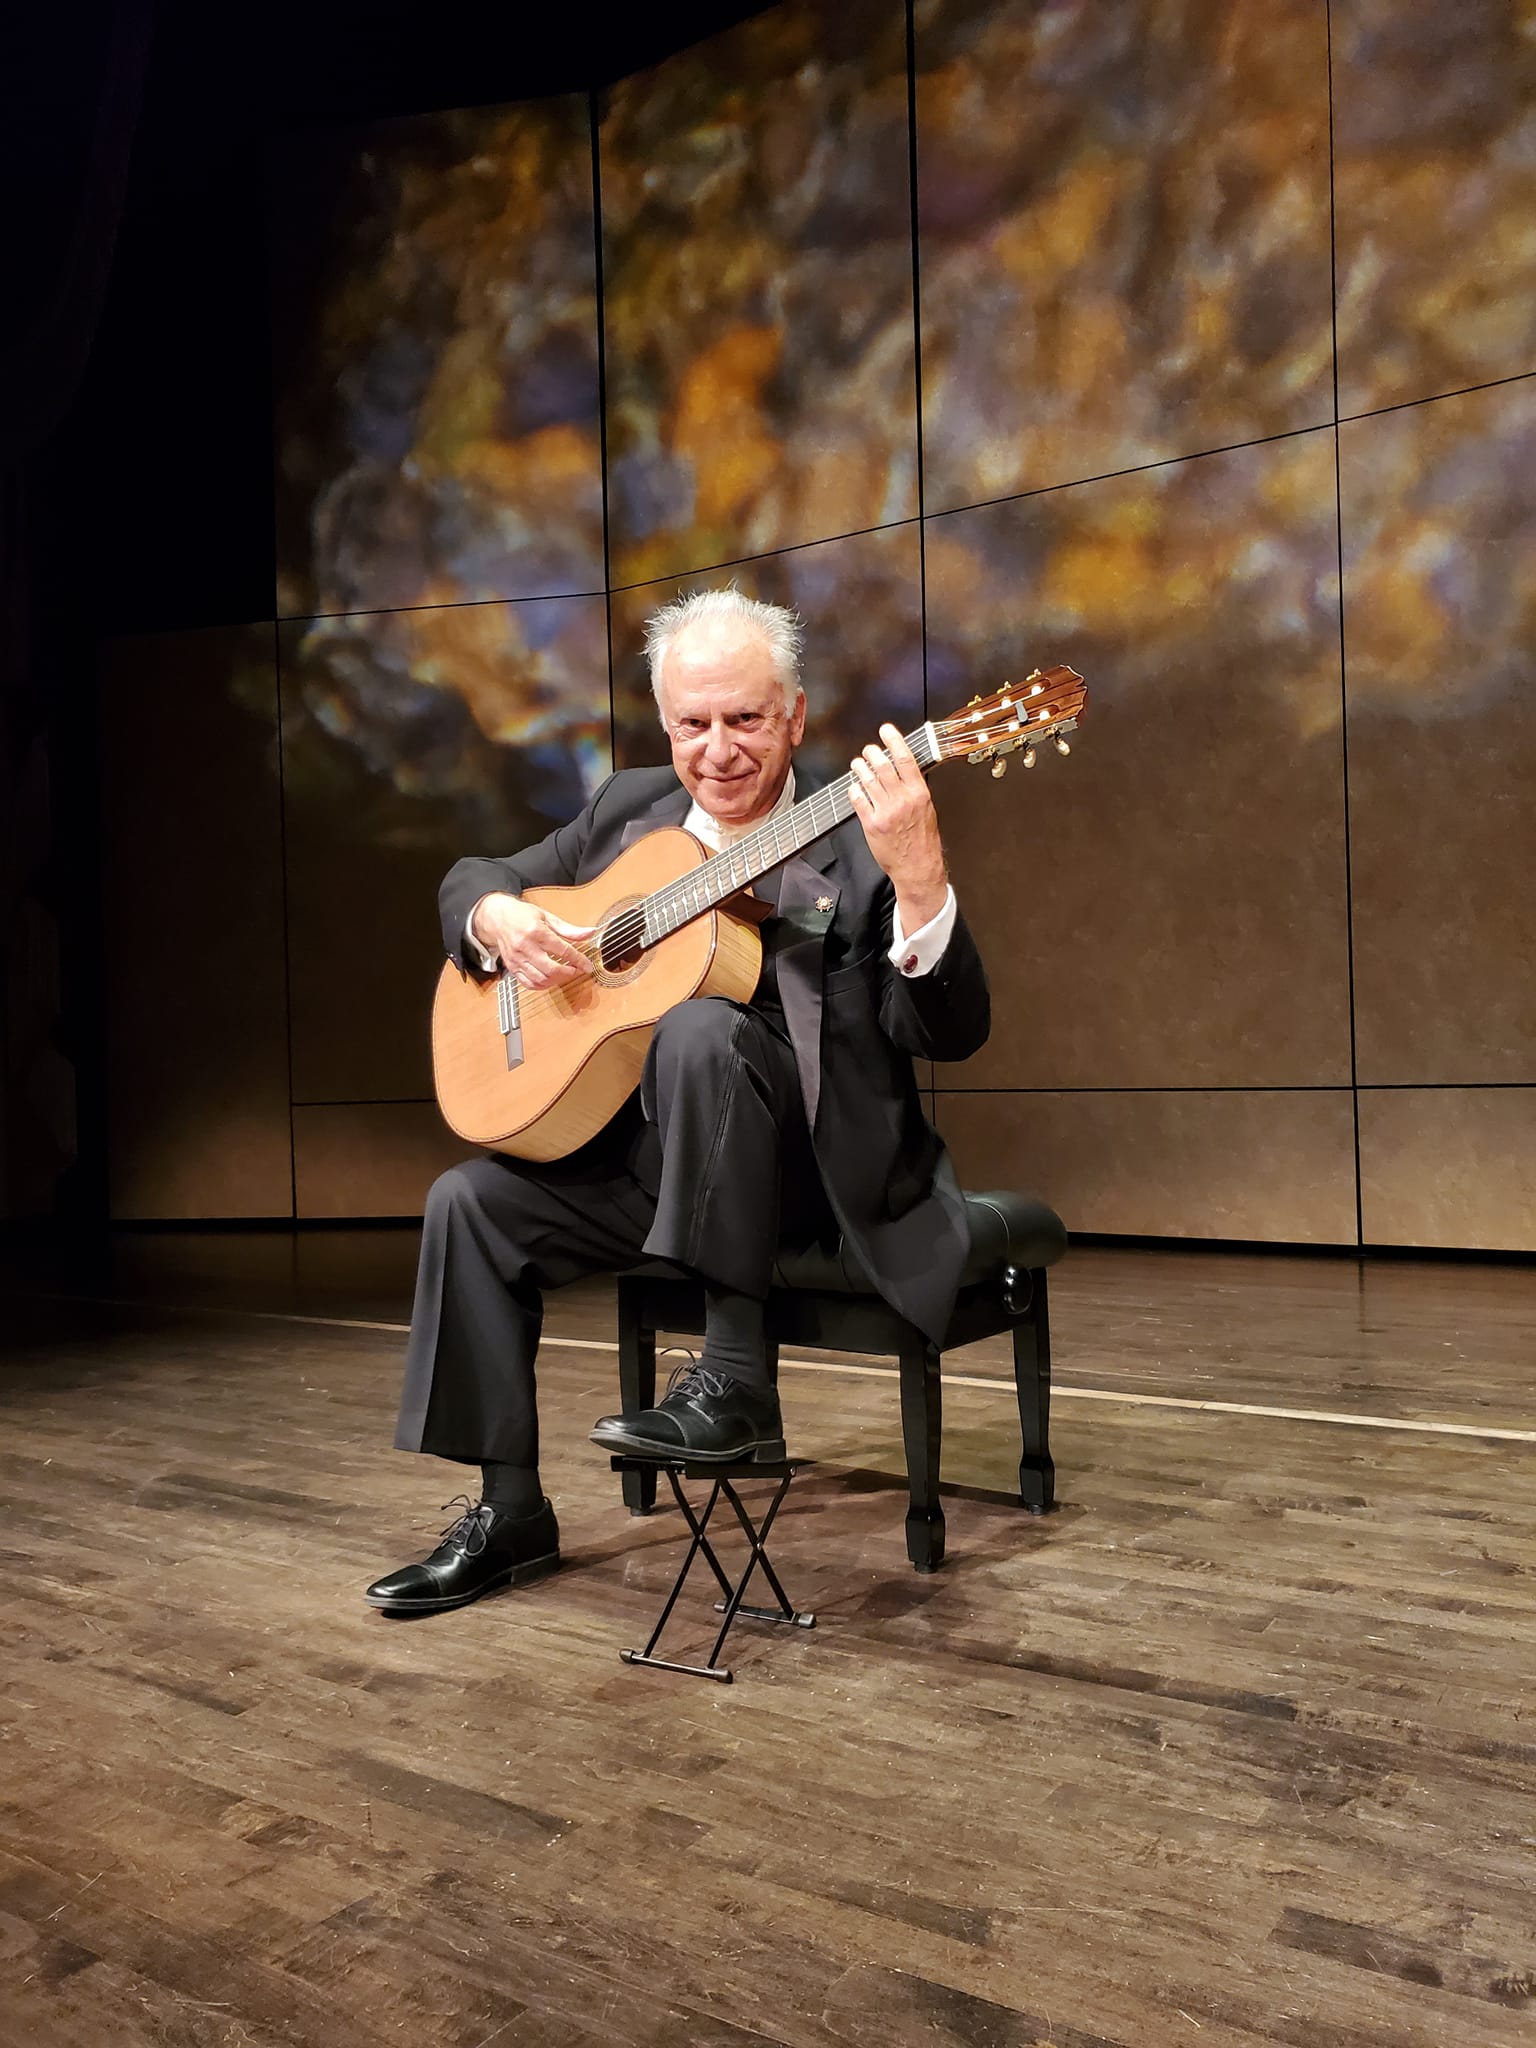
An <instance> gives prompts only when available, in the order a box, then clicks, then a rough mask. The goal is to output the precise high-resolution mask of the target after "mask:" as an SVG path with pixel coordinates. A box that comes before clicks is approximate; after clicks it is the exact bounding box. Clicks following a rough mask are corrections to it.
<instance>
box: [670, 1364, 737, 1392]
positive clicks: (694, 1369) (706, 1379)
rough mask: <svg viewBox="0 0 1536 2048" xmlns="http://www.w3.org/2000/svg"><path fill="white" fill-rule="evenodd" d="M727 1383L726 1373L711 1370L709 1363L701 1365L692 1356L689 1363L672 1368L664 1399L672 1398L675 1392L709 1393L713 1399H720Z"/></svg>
mask: <svg viewBox="0 0 1536 2048" xmlns="http://www.w3.org/2000/svg"><path fill="white" fill-rule="evenodd" d="M726 1385H727V1379H726V1375H725V1374H724V1373H719V1372H711V1371H710V1369H709V1367H708V1366H707V1365H700V1364H699V1363H698V1362H697V1361H696V1360H694V1359H692V1358H690V1360H689V1362H688V1364H687V1365H675V1366H674V1367H673V1368H672V1376H671V1378H670V1379H669V1380H668V1381H667V1391H666V1394H665V1395H664V1396H663V1399H665V1400H670V1399H671V1397H672V1395H673V1394H685V1395H690V1396H691V1395H697V1394H708V1395H709V1397H710V1398H711V1400H715V1401H718V1400H720V1399H721V1398H722V1397H723V1395H724V1393H725V1390H726Z"/></svg>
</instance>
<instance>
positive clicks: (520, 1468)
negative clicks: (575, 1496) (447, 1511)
mask: <svg viewBox="0 0 1536 2048" xmlns="http://www.w3.org/2000/svg"><path fill="white" fill-rule="evenodd" d="M480 1488H481V1493H482V1495H483V1497H484V1499H485V1501H486V1504H487V1505H488V1506H490V1507H493V1508H495V1510H496V1511H497V1513H498V1514H502V1515H510V1516H511V1517H512V1519H513V1521H515V1522H520V1521H522V1520H523V1519H524V1517H525V1516H528V1515H536V1514H537V1513H538V1511H539V1504H540V1502H541V1501H542V1500H543V1498H544V1489H543V1487H542V1486H540V1484H539V1468H538V1466H537V1465H493V1464H487V1465H482V1466H481V1467H480Z"/></svg>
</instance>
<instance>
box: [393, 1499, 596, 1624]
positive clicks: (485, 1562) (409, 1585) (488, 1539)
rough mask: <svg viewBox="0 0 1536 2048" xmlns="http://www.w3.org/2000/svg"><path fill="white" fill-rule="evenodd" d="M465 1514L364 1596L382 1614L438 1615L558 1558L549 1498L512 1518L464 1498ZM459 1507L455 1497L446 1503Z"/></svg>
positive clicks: (540, 1572)
mask: <svg viewBox="0 0 1536 2048" xmlns="http://www.w3.org/2000/svg"><path fill="white" fill-rule="evenodd" d="M460 1498H461V1499H463V1501H464V1512H463V1514H462V1515H460V1517H459V1519H458V1520H457V1521H456V1522H455V1523H454V1524H453V1526H452V1527H451V1528H449V1529H445V1530H444V1531H443V1540H442V1542H441V1543H439V1545H438V1546H437V1548H436V1550H434V1551H433V1553H432V1555H431V1556H430V1557H428V1558H424V1559H423V1560H422V1562H421V1563H420V1564H408V1565H405V1566H404V1567H403V1568H402V1569H401V1570H400V1571H397V1572H391V1573H390V1575H389V1577H388V1578H386V1579H378V1580H376V1581H375V1582H374V1584H373V1585H371V1586H370V1587H369V1588H368V1590H367V1592H366V1593H365V1594H364V1595H363V1598H364V1599H365V1600H366V1601H367V1602H368V1604H369V1606H370V1607H381V1608H383V1610H384V1612H385V1613H386V1614H441V1613H443V1612H444V1611H445V1610H446V1609H447V1608H450V1607H467V1606H468V1605H469V1603H470V1601H471V1600H478V1599H479V1598H480V1596H481V1594H482V1593H491V1592H494V1591H495V1589H496V1588H497V1587H498V1586H520V1585H522V1584H523V1583H524V1582H525V1581H526V1580H528V1579H538V1578H542V1577H543V1576H544V1574H545V1573H546V1572H552V1571H553V1570H554V1569H555V1568H556V1566H557V1565H558V1564H559V1562H560V1525H559V1523H558V1522H556V1520H555V1511H554V1509H553V1508H552V1507H551V1506H550V1504H549V1502H548V1501H545V1502H544V1504H543V1505H542V1506H541V1507H540V1508H539V1510H538V1512H537V1513H536V1514H532V1515H524V1516H522V1517H521V1518H520V1519H518V1520H516V1521H514V1520H513V1518H512V1517H511V1516H510V1515H504V1514H502V1513H500V1512H499V1510H497V1509H496V1508H493V1507H491V1506H490V1504H489V1503H488V1502H486V1501H480V1502H479V1503H478V1504H477V1503H476V1502H474V1501H471V1500H470V1499H469V1498H468V1497H467V1496H463V1495H461V1496H460ZM448 1505H449V1506H450V1507H457V1506H458V1502H457V1501H450V1502H449V1503H448Z"/></svg>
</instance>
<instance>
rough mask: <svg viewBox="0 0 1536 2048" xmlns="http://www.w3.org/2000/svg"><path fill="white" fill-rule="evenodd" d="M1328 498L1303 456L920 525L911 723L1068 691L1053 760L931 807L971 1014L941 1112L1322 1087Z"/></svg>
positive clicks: (1313, 460)
mask: <svg viewBox="0 0 1536 2048" xmlns="http://www.w3.org/2000/svg"><path fill="white" fill-rule="evenodd" d="M1333 472H1334V455H1333V436H1332V434H1331V433H1329V432H1324V433H1319V434H1308V435H1300V436H1296V437H1294V438H1292V439H1288V440H1284V441H1278V442H1272V443H1269V444H1267V445H1265V446H1262V447H1258V448H1248V449H1241V450H1237V451H1234V452H1231V453H1228V454H1222V455H1212V456H1204V457H1201V458H1199V459H1196V460H1191V461H1186V462H1178V463H1169V464H1167V465H1165V466H1163V467H1161V468H1157V469H1151V470H1143V471H1139V472H1137V473H1136V474H1134V475H1132V476H1128V477H1119V478H1110V479H1107V480H1103V481H1099V482H1095V483H1089V484H1079V485H1075V486H1073V487H1071V488H1070V489H1066V490H1061V491H1051V492H1045V493H1042V494H1041V495H1039V496H1036V497H1031V498H1025V499H1021V500H1015V501H1013V502H1011V503H1006V504H998V505H991V506H985V507H981V508H979V509H976V510H971V511H966V512H959V513H954V514H951V515H948V516H946V517H944V518H940V519H933V520H930V521H929V522H928V549H927V564H928V693H929V702H930V704H932V705H933V706H934V707H935V708H936V709H940V710H946V711H947V710H948V709H949V708H950V707H951V705H952V704H953V703H958V702H959V701H961V700H962V699H963V698H964V697H965V696H967V695H968V694H970V692H971V691H972V690H977V689H982V690H985V689H991V688H994V687H996V685H997V684H998V683H1000V682H1001V681H1002V680H1003V679H1004V678H1005V677H1018V676H1020V675H1022V674H1024V673H1025V672H1026V671H1027V670H1028V669H1029V668H1031V667H1034V666H1036V665H1046V664H1049V663H1051V662H1055V661H1067V662H1070V663H1071V664H1072V666H1073V667H1074V668H1077V669H1079V670H1081V671H1082V673H1083V674H1084V675H1085V676H1086V678H1087V680H1088V687H1089V693H1090V694H1089V705H1088V712H1087V716H1086V718H1085V720H1084V722H1083V726H1082V730H1081V732H1080V734H1079V735H1078V737H1077V739H1076V741H1075V742H1074V745H1073V753H1072V758H1071V760H1070V761H1067V762H1062V761H1058V760H1057V759H1056V758H1055V757H1054V756H1053V755H1052V754H1051V753H1050V752H1049V750H1047V751H1046V753H1045V757H1044V759H1043V761H1042V762H1041V764H1040V765H1039V766H1038V767H1037V768H1035V769H1034V770H1033V772H1026V771H1024V770H1023V769H1022V768H1020V767H1019V766H1018V765H1017V763H1015V764H1014V766H1013V767H1012V769H1011V770H1010V772H1009V774H1008V776H1007V778H1006V779H1005V780H1004V781H1001V782H992V781H990V780H988V779H986V778H985V777H984V776H982V775H980V774H979V773H978V771H976V770H968V771H967V770H961V769H959V768H951V769H946V770H943V771H941V773H940V775H939V776H938V777H937V778H936V781H935V789H936V794H937V799H938V803H939V807H940V812H941V816H942V819H943V823H944V828H945V833H946V837H947V840H948V843H949V847H950V852H951V861H952V866H953V870H954V877H955V883H956V888H957V890H958V892H959V894H960V897H961V900H962V902H963V903H964V905H965V908H966V912H967V915H968V917H969V918H970V919H971V921H972V923H973V925H974V926H975V929H976V932H977V936H978V938H979V939H980V941H981V943H982V948H983V951H984V953H985V955H986V958H987V961H988V965H989V968H990V971H991V974H992V978H993V987H994V997H995V1006H996V1022H995V1026H994V1030H993V1035H992V1039H991V1042H990V1043H989V1044H988V1045H987V1047H986V1048H985V1049H984V1050H983V1051H982V1052H981V1053H979V1054H978V1055H977V1056H976V1058H975V1059H973V1060H972V1061H970V1062H969V1063H968V1064H967V1065H966V1067H965V1068H964V1069H963V1070H960V1072H959V1073H958V1074H957V1075H956V1076H955V1078H956V1079H957V1080H959V1082H960V1084H961V1085H962V1086H965V1087H978V1086H985V1085H994V1086H1000V1087H1011V1088H1022V1087H1033V1088H1053V1087H1085V1088H1124V1087H1153V1088H1171V1087H1213V1086H1224V1087H1245V1088H1261V1087H1276V1086H1302V1087H1323V1086H1333V1085H1338V1084H1344V1085H1347V1084H1348V1082H1349V1080H1350V1064H1349V965H1348V954H1347V915H1346V901H1345V860H1344V832H1343V818H1344V776H1343V758H1342V751H1341V744H1340V692H1339V643H1338V612H1337V589H1336V581H1335V577H1334V573H1333V568H1334V561H1335V545H1336V543H1335V518H1334V488H1333V483H1334V475H1333ZM968 777H969V780H968V779H967V778H968ZM941 1085H943V1081H942V1074H941Z"/></svg>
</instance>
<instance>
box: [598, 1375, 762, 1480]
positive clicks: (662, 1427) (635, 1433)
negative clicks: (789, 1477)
mask: <svg viewBox="0 0 1536 2048" xmlns="http://www.w3.org/2000/svg"><path fill="white" fill-rule="evenodd" d="M592 1441H593V1443H595V1444H601V1445H602V1447H603V1449H604V1450H605V1451H624V1452H628V1453H629V1455H630V1456H631V1457H639V1458H645V1457H653V1458H668V1457H671V1458H676V1457H686V1458H697V1459H700V1460H701V1461H703V1462H706V1463H707V1462H709V1461H711V1460H718V1461H719V1462H720V1463H722V1464H723V1463H725V1462H726V1461H727V1460H728V1459H731V1458H752V1459H755V1460H756V1461H757V1462H758V1463H760V1464H768V1463H770V1462H772V1461H774V1460H777V1459H781V1458H782V1457H783V1456H784V1423H783V1419H782V1417H781V1416H780V1414H779V1396H778V1390H777V1388H775V1387H753V1386H748V1385H747V1384H746V1383H745V1382H744V1381H742V1380H733V1379H731V1378H730V1377H729V1375H728V1374H726V1373H723V1372H713V1371H711V1370H710V1368H709V1367H708V1366H704V1365H695V1366H691V1367H690V1368H689V1370H688V1371H687V1372H685V1373H684V1374H683V1375H682V1376H681V1378H679V1379H678V1380H677V1381H676V1382H675V1383H674V1384H673V1385H672V1386H670V1387H668V1389H667V1392H666V1398H665V1399H664V1400H661V1401H658V1402H657V1404H656V1406H655V1407H654V1408H646V1409H643V1410H642V1411H641V1412H640V1414H638V1415H633V1416H629V1417H627V1418H626V1417H625V1416H622V1415H605V1416H604V1417H603V1419H602V1421H601V1422H599V1423H598V1424H597V1426H596V1427H595V1428H594V1429H593V1431H592Z"/></svg>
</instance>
